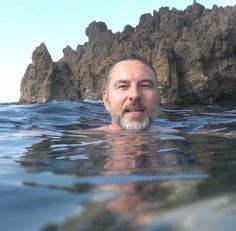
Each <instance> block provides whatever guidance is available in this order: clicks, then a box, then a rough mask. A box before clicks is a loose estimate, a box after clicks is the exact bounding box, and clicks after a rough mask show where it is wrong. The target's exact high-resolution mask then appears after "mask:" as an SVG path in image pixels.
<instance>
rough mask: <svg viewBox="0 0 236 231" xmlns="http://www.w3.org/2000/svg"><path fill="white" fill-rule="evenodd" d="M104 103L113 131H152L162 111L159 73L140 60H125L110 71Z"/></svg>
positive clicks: (118, 62)
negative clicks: (159, 101) (150, 129)
mask: <svg viewBox="0 0 236 231" xmlns="http://www.w3.org/2000/svg"><path fill="white" fill-rule="evenodd" d="M107 78H108V79H107V84H106V89H105V90H104V91H103V95H102V98H103V102H104V104H105V107H106V109H107V111H109V113H110V114H111V117H112V123H111V126H110V127H111V129H113V130H117V129H125V130H134V131H142V130H146V129H148V128H149V126H150V125H151V123H152V120H153V119H154V118H155V116H156V114H157V109H158V100H159V97H158V91H157V79H156V73H155V70H154V69H153V68H152V67H151V65H150V64H148V62H147V61H146V60H145V59H143V58H140V57H137V56H130V57H124V58H121V59H119V60H118V61H116V62H114V63H113V65H111V66H110V68H109V70H108V76H107Z"/></svg>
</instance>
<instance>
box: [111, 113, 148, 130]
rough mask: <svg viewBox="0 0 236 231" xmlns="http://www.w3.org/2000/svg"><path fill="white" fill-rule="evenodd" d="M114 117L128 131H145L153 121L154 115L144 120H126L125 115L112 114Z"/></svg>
mask: <svg viewBox="0 0 236 231" xmlns="http://www.w3.org/2000/svg"><path fill="white" fill-rule="evenodd" d="M112 118H113V119H114V120H115V121H116V123H117V124H119V126H120V127H121V128H123V129H124V130H128V131H144V130H146V129H148V128H149V127H150V126H151V123H152V117H151V116H149V117H146V118H145V119H144V120H143V121H139V120H132V121H127V120H125V118H124V116H122V115H121V116H117V115H114V114H113V115H112Z"/></svg>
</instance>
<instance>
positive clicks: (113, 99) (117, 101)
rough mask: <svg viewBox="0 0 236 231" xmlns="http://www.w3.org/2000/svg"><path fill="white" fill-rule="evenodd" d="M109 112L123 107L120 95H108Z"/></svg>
mask: <svg viewBox="0 0 236 231" xmlns="http://www.w3.org/2000/svg"><path fill="white" fill-rule="evenodd" d="M109 102H110V107H111V110H119V109H121V108H122V105H123V102H124V100H123V98H122V96H120V95H110V98H109Z"/></svg>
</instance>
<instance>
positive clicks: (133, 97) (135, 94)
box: [129, 86, 141, 101]
mask: <svg viewBox="0 0 236 231" xmlns="http://www.w3.org/2000/svg"><path fill="white" fill-rule="evenodd" d="M140 98H141V95H140V92H139V89H138V87H137V86H133V87H131V89H130V92H129V100H130V101H139V100H140Z"/></svg>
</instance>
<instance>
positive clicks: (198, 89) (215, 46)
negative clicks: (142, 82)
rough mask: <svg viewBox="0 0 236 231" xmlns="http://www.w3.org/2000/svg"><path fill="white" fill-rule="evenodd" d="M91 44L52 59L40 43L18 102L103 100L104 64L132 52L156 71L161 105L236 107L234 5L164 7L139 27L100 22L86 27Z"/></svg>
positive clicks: (68, 50)
mask: <svg viewBox="0 0 236 231" xmlns="http://www.w3.org/2000/svg"><path fill="white" fill-rule="evenodd" d="M86 35H87V36H88V38H89V41H88V42H86V43H85V44H84V45H78V47H77V49H76V51H75V50H73V49H71V48H70V47H69V46H67V47H66V48H65V49H64V50H63V52H64V57H63V58H62V59H60V60H59V61H58V62H53V61H52V59H51V57H50V54H49V53H48V51H47V48H46V46H45V45H44V44H41V45H40V46H39V47H37V48H36V50H35V51H34V52H33V57H32V64H30V65H29V66H28V68H27V70H26V73H25V75H24V77H23V79H22V84H21V99H20V101H21V102H49V101H52V100H63V101H64V100H69V101H70V100H77V99H85V98H89V99H95V100H96V99H100V97H101V93H102V89H103V87H104V84H105V81H106V76H105V67H106V66H107V65H108V64H110V62H111V60H112V59H113V58H114V57H116V56H119V55H123V54H130V53H136V54H141V55H143V56H145V57H146V59H147V60H149V61H150V62H151V64H152V65H153V67H154V68H155V69H156V72H157V75H158V85H159V91H160V99H161V102H162V103H191V104H193V103H194V104H211V103H236V88H235V86H236V74H235V73H236V7H217V6H216V5H214V6H213V8H212V9H205V7H204V6H202V5H200V4H198V3H197V2H196V1H193V5H191V6H188V7H187V8H186V9H185V10H184V11H178V10H176V9H172V10H170V9H169V8H168V7H162V8H160V9H159V12H158V11H155V10H154V12H153V14H150V13H148V14H144V15H142V16H141V17H140V22H139V24H138V25H137V26H136V27H132V26H130V25H127V26H125V27H124V30H123V31H122V32H117V33H114V34H113V33H112V31H111V30H108V28H107V26H106V24H105V23H104V22H95V21H94V22H92V23H90V24H89V26H88V28H87V29H86Z"/></svg>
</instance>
